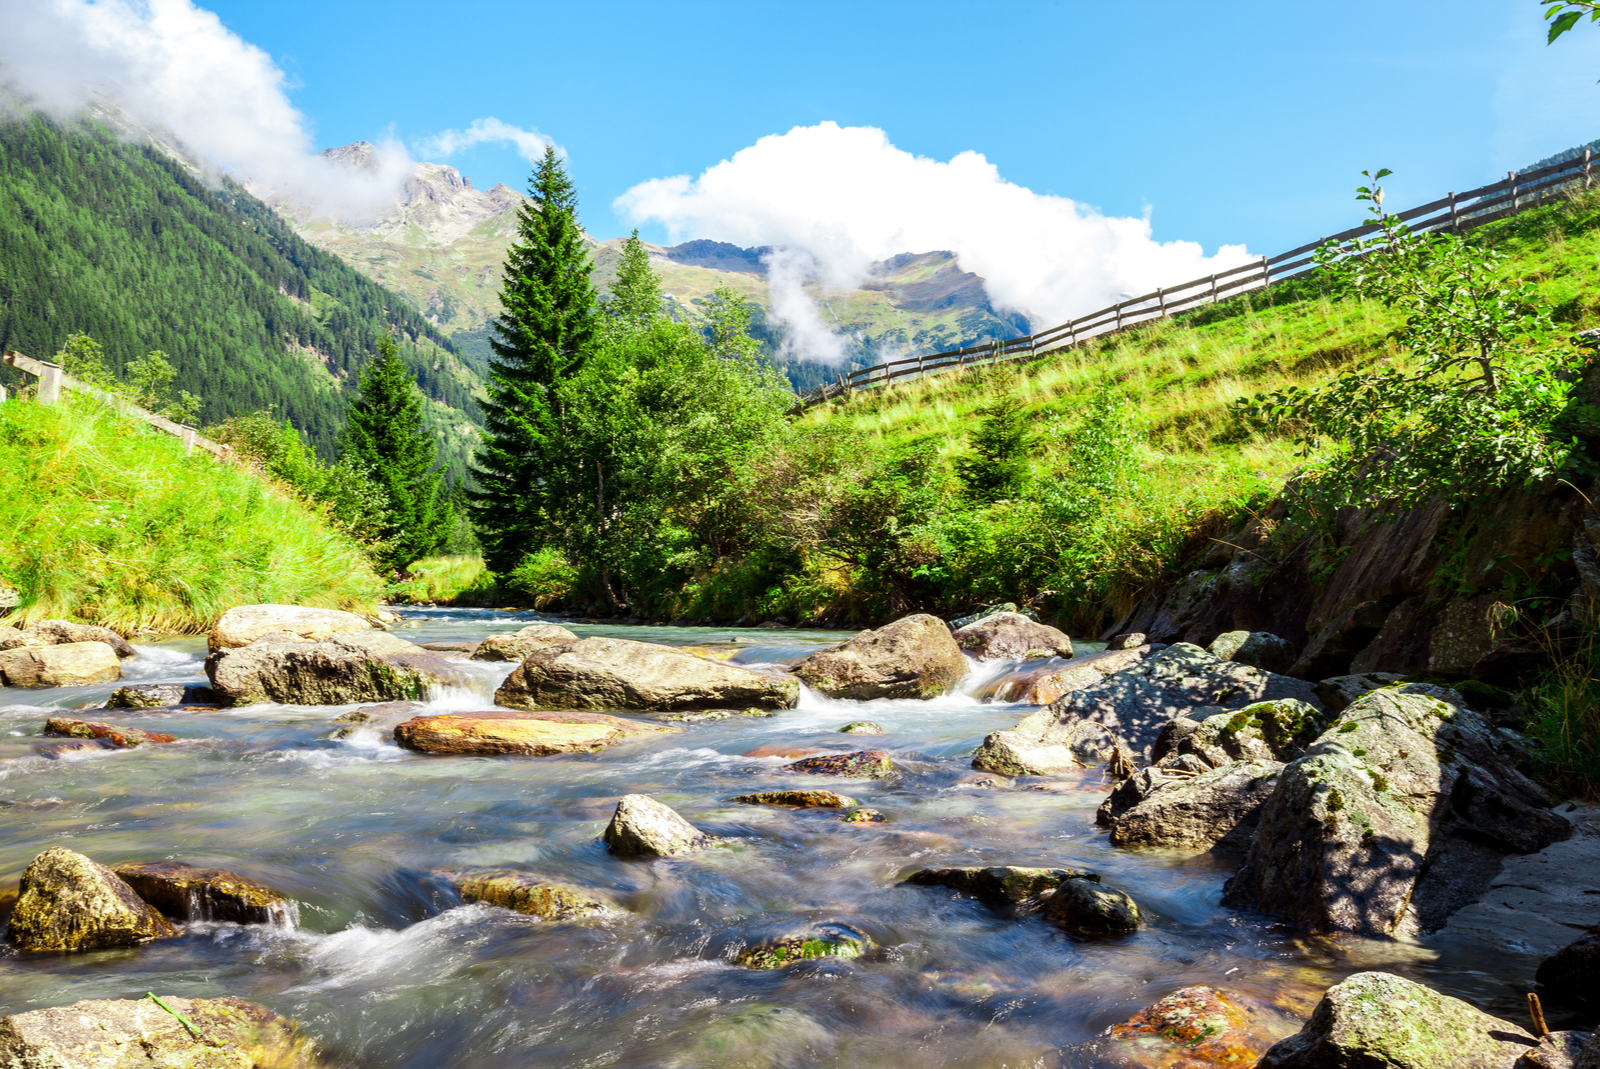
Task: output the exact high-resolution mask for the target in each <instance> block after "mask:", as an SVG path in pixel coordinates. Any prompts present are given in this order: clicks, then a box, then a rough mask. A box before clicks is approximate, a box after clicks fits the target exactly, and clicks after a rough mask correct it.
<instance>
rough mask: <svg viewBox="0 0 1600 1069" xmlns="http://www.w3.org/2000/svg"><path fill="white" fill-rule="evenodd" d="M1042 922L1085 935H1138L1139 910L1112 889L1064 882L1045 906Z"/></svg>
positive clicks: (1093, 883)
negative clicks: (1135, 932) (1136, 933)
mask: <svg viewBox="0 0 1600 1069" xmlns="http://www.w3.org/2000/svg"><path fill="white" fill-rule="evenodd" d="M1044 919H1045V920H1047V921H1054V922H1055V923H1056V924H1059V925H1061V926H1062V927H1063V928H1066V929H1068V930H1070V931H1074V932H1078V933H1081V934H1084V935H1111V934H1116V933H1120V932H1132V931H1137V930H1138V928H1139V906H1138V904H1137V903H1136V902H1134V900H1133V899H1131V898H1129V897H1128V896H1127V894H1126V893H1124V892H1122V891H1119V890H1117V889H1116V888H1115V887H1103V886H1101V884H1100V883H1099V881H1098V880H1097V879H1096V880H1089V879H1073V880H1066V881H1064V882H1063V883H1062V884H1061V885H1060V886H1058V887H1057V888H1056V890H1055V893H1054V894H1052V895H1051V896H1050V897H1049V898H1048V899H1046V900H1045V903H1044Z"/></svg>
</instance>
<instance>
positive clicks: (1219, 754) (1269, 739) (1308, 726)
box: [1151, 698, 1332, 768]
mask: <svg viewBox="0 0 1600 1069" xmlns="http://www.w3.org/2000/svg"><path fill="white" fill-rule="evenodd" d="M1331 720H1332V718H1331V717H1329V716H1328V715H1326V714H1325V713H1323V712H1322V710H1320V709H1318V708H1316V707H1315V706H1313V705H1309V704H1307V703H1306V702H1302V701H1296V700H1295V699H1294V698H1283V699H1280V700H1278V701H1275V702H1256V703H1255V704H1254V705H1247V706H1245V707H1244V708H1243V709H1240V710H1239V711H1238V712H1236V713H1214V714H1212V715H1210V716H1208V717H1206V718H1205V719H1204V720H1200V721H1191V720H1187V718H1181V717H1180V718H1179V719H1177V720H1174V721H1172V722H1171V723H1170V724H1168V725H1167V726H1166V727H1164V728H1163V729H1162V732H1161V734H1160V735H1159V736H1157V740H1156V745H1155V746H1154V747H1153V749H1152V753H1151V756H1152V757H1154V758H1156V760H1158V761H1159V760H1161V759H1162V758H1164V757H1166V756H1168V755H1169V754H1171V755H1178V756H1182V755H1183V754H1193V755H1194V756H1195V757H1198V758H1199V759H1200V760H1201V761H1202V762H1204V763H1205V764H1206V765H1208V766H1210V767H1211V768H1220V767H1222V766H1223V765H1226V764H1229V763H1230V762H1233V761H1276V762H1279V763H1282V762H1286V761H1293V760H1295V759H1296V758H1298V757H1301V756H1303V755H1304V754H1305V748H1306V747H1307V746H1308V745H1310V744H1311V743H1312V742H1313V741H1315V739H1316V738H1317V736H1319V735H1321V734H1322V732H1323V731H1324V730H1326V729H1327V726H1328V724H1329V723H1330V722H1331ZM1167 739H1170V740H1171V743H1170V747H1166V748H1165V749H1166V752H1162V751H1163V750H1164V746H1163V741H1164V740H1167Z"/></svg>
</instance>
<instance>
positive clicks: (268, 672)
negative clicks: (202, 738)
mask: <svg viewBox="0 0 1600 1069" xmlns="http://www.w3.org/2000/svg"><path fill="white" fill-rule="evenodd" d="M230 611H232V610H230ZM347 615H350V614H347ZM357 619H360V617H357ZM206 675H207V676H209V677H210V678H211V688H212V690H214V691H216V694H217V698H218V699H219V700H220V701H222V702H223V703H224V704H227V705H255V704H258V703H261V702H282V703H284V704H285V705H348V704H350V703H351V702H382V701H398V700H401V699H412V700H420V699H423V698H426V697H427V695H428V689H429V688H430V687H433V686H435V685H441V684H447V683H454V682H458V681H459V680H460V679H461V675H460V673H459V672H458V671H457V669H456V667H455V666H454V665H451V664H450V663H449V662H448V661H446V660H445V659H444V658H443V657H440V656H439V655H438V654H436V653H429V652H428V651H426V650H424V649H422V648H420V647H418V646H413V645H412V644H411V643H409V642H406V641H405V640H403V639H399V638H396V637H395V636H394V635H391V634H389V633H388V632H387V631H365V632H361V633H357V634H346V635H340V636H339V637H337V638H330V639H326V640H324V641H320V642H296V641H283V642H264V643H257V644H255V645H252V646H238V647H233V646H230V647H225V648H223V649H219V650H217V651H216V652H215V653H213V654H212V655H211V656H210V657H208V658H206Z"/></svg>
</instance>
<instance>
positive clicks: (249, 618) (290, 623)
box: [208, 605, 372, 653]
mask: <svg viewBox="0 0 1600 1069" xmlns="http://www.w3.org/2000/svg"><path fill="white" fill-rule="evenodd" d="M371 630H372V624H371V623H369V622H368V621H367V619H366V618H365V617H363V616H357V615H356V614H355V613H353V612H343V611H341V610H339V609H309V608H306V607H305V606H302V605H238V606H235V607H234V608H231V609H229V610H228V611H227V612H225V613H223V614H222V615H221V616H220V617H218V619H217V622H216V624H215V625H213V626H212V628H211V634H210V636H209V638H208V641H209V643H210V646H211V651H212V652H213V653H215V652H216V651H217V650H228V649H236V648H238V647H240V646H248V645H250V644H251V643H252V642H254V641H256V639H258V638H261V637H262V636H263V635H268V634H273V633H275V632H276V633H287V634H290V635H294V636H296V637H297V638H299V639H302V640H303V641H306V642H321V641H322V640H323V639H328V638H333V637H335V636H337V635H354V634H357V633H359V632H362V631H371Z"/></svg>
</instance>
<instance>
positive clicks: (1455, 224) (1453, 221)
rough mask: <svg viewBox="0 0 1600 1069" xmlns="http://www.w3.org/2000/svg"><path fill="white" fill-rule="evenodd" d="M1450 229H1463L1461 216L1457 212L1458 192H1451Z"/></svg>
mask: <svg viewBox="0 0 1600 1069" xmlns="http://www.w3.org/2000/svg"><path fill="white" fill-rule="evenodd" d="M1450 229H1451V230H1460V229H1461V214H1460V212H1458V211H1457V210H1456V191H1455V190H1453V189H1452V190H1451V191H1450Z"/></svg>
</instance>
